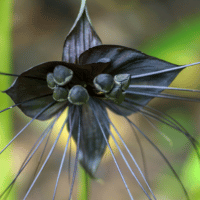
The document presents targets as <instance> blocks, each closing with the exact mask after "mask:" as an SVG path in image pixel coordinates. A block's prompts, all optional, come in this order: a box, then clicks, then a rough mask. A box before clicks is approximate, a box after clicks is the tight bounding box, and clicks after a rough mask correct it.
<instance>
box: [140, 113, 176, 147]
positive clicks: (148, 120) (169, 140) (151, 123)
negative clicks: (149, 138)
mask: <svg viewBox="0 0 200 200" xmlns="http://www.w3.org/2000/svg"><path fill="white" fill-rule="evenodd" d="M139 113H140V114H141V115H142V116H143V117H144V118H145V119H146V120H147V122H148V123H149V124H150V125H151V126H152V127H153V128H154V129H155V130H156V131H157V132H158V133H159V134H160V135H162V136H163V137H164V139H165V140H167V142H169V144H170V146H172V145H173V142H172V140H171V139H170V138H169V137H167V136H166V135H165V134H164V133H163V132H162V131H160V130H159V129H158V128H157V127H156V125H155V124H154V123H153V122H152V121H151V120H150V119H149V118H148V117H147V116H146V115H145V114H143V113H141V112H139Z"/></svg>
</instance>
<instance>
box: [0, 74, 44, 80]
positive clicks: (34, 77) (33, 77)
mask: <svg viewBox="0 0 200 200" xmlns="http://www.w3.org/2000/svg"><path fill="white" fill-rule="evenodd" d="M0 75H5V76H14V77H20V76H21V77H23V78H30V79H37V80H42V81H46V79H45V78H39V77H36V76H23V75H18V74H10V73H4V72H0Z"/></svg>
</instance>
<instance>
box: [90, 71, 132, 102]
mask: <svg viewBox="0 0 200 200" xmlns="http://www.w3.org/2000/svg"><path fill="white" fill-rule="evenodd" d="M130 81H131V76H130V74H118V75H115V76H114V78H113V77H112V76H111V75H110V74H99V75H98V76H96V77H95V79H94V81H93V82H94V85H95V87H96V89H97V90H98V91H100V92H101V93H103V94H105V97H106V98H107V99H109V100H112V101H114V102H115V103H116V104H121V103H122V102H123V101H124V98H125V94H126V93H125V90H126V89H128V87H129V84H130Z"/></svg>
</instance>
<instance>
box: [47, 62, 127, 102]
mask: <svg viewBox="0 0 200 200" xmlns="http://www.w3.org/2000/svg"><path fill="white" fill-rule="evenodd" d="M73 75H74V73H73V71H72V70H71V69H68V68H67V67H65V66H62V65H58V66H56V67H55V68H54V71H53V73H48V74H47V85H48V87H49V88H51V89H52V90H53V99H54V100H55V101H58V102H63V101H67V100H68V101H69V102H70V103H72V104H74V105H83V104H85V103H87V102H88V100H89V94H90V95H92V96H94V97H97V98H103V99H108V100H111V101H113V102H114V103H116V104H121V103H122V102H123V101H124V98H125V90H126V89H127V88H128V86H129V84H130V79H131V76H130V74H118V75H116V76H114V78H113V76H111V75H110V74H99V75H98V76H96V77H95V78H94V80H93V84H94V85H93V86H92V87H91V86H87V85H86V84H85V85H84V87H83V86H82V85H83V84H81V83H80V85H72V84H71V83H70V81H71V80H72V79H73ZM72 82H73V81H72ZM85 82H87V81H85ZM86 88H87V89H86ZM92 88H93V89H92ZM94 91H95V92H94Z"/></svg>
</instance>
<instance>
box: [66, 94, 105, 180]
mask: <svg viewBox="0 0 200 200" xmlns="http://www.w3.org/2000/svg"><path fill="white" fill-rule="evenodd" d="M90 101H92V103H93V104H94V105H95V104H97V102H96V101H95V100H94V99H92V98H91V97H90V100H89V102H90ZM76 107H77V106H70V107H69V113H68V116H69V121H70V120H71V121H72V120H75V122H74V126H73V127H68V130H69V131H70V130H71V129H72V136H73V138H74V140H75V141H76V142H77V134H78V117H77V116H78V113H76V111H77V110H76ZM102 112H106V109H105V108H104V109H103V108H102V110H98V112H96V113H97V115H98V116H97V117H98V119H99V121H100V123H101V126H102V128H103V129H104V131H105V134H106V137H107V139H108V137H109V132H108V131H107V129H106V127H105V124H106V125H107V126H109V123H108V121H106V120H105V118H102V115H101V113H102ZM81 120H82V127H81V139H80V152H79V156H78V159H79V162H80V163H81V165H82V166H83V168H84V169H85V170H86V172H87V173H88V174H89V175H90V176H91V177H92V178H94V174H95V172H96V170H97V168H98V166H99V163H100V161H101V159H102V157H103V154H104V152H105V149H106V146H107V145H106V142H105V139H104V137H103V134H102V132H101V129H100V128H99V125H98V123H97V121H96V119H95V116H94V114H93V111H92V109H91V108H90V106H89V105H88V104H85V105H83V106H82V113H81ZM104 120H105V121H104ZM69 124H70V123H68V125H69Z"/></svg>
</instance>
